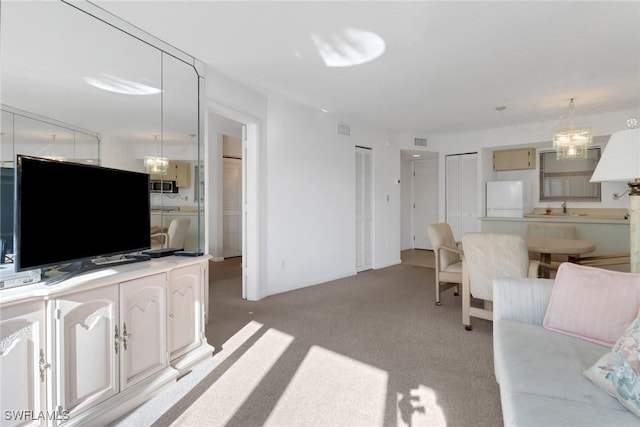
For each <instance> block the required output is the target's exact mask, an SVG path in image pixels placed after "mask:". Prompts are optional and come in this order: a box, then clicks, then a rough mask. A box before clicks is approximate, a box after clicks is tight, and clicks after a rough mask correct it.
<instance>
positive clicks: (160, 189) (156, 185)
mask: <svg viewBox="0 0 640 427" xmlns="http://www.w3.org/2000/svg"><path fill="white" fill-rule="evenodd" d="M149 191H150V192H151V193H177V192H178V187H177V186H176V182H175V181H153V180H152V181H149Z"/></svg>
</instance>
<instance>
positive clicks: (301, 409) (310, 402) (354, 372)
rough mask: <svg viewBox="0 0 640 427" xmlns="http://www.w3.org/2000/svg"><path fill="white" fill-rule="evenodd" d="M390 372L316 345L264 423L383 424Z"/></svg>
mask: <svg viewBox="0 0 640 427" xmlns="http://www.w3.org/2000/svg"><path fill="white" fill-rule="evenodd" d="M387 382H388V374H387V372H386V371H383V370H381V369H378V368H375V367H373V366H371V365H368V364H366V363H362V362H360V361H358V360H355V359H351V358H349V357H346V356H343V355H341V354H338V353H335V352H332V351H330V350H327V349H325V348H322V347H318V346H312V347H311V349H310V350H309V352H308V353H307V355H306V356H305V358H304V360H303V361H302V363H301V364H300V366H299V367H298V370H297V371H296V373H295V375H294V376H293V378H292V379H291V382H290V383H289V384H288V385H287V388H286V390H285V391H284V393H283V394H282V396H281V397H280V399H279V400H278V403H277V404H276V406H275V408H274V409H273V411H272V412H271V414H270V415H269V418H268V419H267V421H266V423H265V426H274V427H275V426H283V425H289V426H292V425H298V426H300V425H318V426H333V427H336V426H356V425H357V426H381V425H383V422H384V410H385V402H386V396H387Z"/></svg>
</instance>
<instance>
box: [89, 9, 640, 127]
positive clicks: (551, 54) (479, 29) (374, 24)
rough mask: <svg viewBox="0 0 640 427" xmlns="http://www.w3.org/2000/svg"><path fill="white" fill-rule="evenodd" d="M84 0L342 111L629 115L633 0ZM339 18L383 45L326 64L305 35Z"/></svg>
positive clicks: (633, 88)
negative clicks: (357, 59) (355, 59)
mask: <svg viewBox="0 0 640 427" xmlns="http://www.w3.org/2000/svg"><path fill="white" fill-rule="evenodd" d="M93 3H95V4H97V5H99V6H100V7H102V8H104V9H106V10H108V11H110V12H112V13H114V14H116V15H118V16H119V17H121V18H123V19H125V20H127V21H129V22H131V23H132V24H134V25H136V26H138V27H140V28H141V29H143V30H145V31H148V32H149V33H151V34H153V35H155V36H156V37H158V38H160V39H162V40H164V41H166V42H168V43H169V44H172V45H174V46H175V47H177V48H179V49H181V50H183V51H185V52H187V53H188V54H190V55H192V56H195V57H196V58H198V59H200V60H201V61H203V62H205V63H207V64H210V65H211V66H212V67H213V68H214V69H216V70H217V71H218V72H220V73H222V74H225V75H228V76H229V77H231V78H233V79H234V80H236V81H238V82H240V83H243V84H244V85H246V86H249V87H251V88H254V89H256V90H258V91H260V92H263V93H265V94H270V93H273V94H277V95H279V96H282V97H285V98H286V99H289V100H291V101H293V102H296V103H300V104H302V105H306V106H309V107H311V108H315V109H322V108H324V109H327V110H328V111H329V112H330V113H331V114H333V115H335V116H336V117H337V118H339V119H340V120H342V121H346V122H349V123H370V124H373V125H375V126H376V127H382V128H385V129H388V130H391V131H398V132H407V133H414V134H417V135H424V136H427V135H432V134H437V133H451V132H459V131H467V130H473V129H482V128H492V127H500V126H511V125H517V124H523V123H532V122H539V121H552V120H556V119H558V118H559V116H561V115H562V114H566V113H567V111H568V105H569V100H570V99H571V98H575V108H574V110H573V116H574V117H579V116H582V115H591V114H601V113H605V112H612V111H632V112H633V113H634V114H635V115H636V117H638V115H640V1H622V2H614V1H602V2H592V1H580V2H578V1H567V2H560V1H557V2H541V1H529V2H523V1H510V2H507V1H497V2H487V1H472V2H460V1H447V2H445V1H418V2H405V1H393V2H392V1H386V2H385V1H375V2H370V1H355V2H339V1H331V2H328V1H325V2H308V1H285V2H269V1H258V2H246V1H233V2H220V1H126V2H125V1H108V0H96V1H93ZM347 28H355V29H359V30H365V31H370V32H374V33H376V34H377V35H379V36H380V37H381V38H382V39H383V40H384V42H385V44H386V47H385V51H384V53H383V54H382V55H381V56H380V57H378V58H377V59H375V60H373V61H371V62H367V63H365V64H361V65H356V66H352V67H342V68H330V67H327V66H325V65H324V63H323V62H322V60H321V58H320V56H319V54H318V51H317V50H316V48H315V45H314V43H313V41H312V39H311V33H315V34H320V35H323V36H324V37H326V38H330V37H331V35H334V34H337V33H338V32H339V31H342V30H344V29H347ZM213 92H215V90H214V91H213ZM501 105H503V106H506V107H507V108H506V110H504V111H503V112H498V111H496V109H495V107H496V106H501ZM622 126H624V124H621V127H622Z"/></svg>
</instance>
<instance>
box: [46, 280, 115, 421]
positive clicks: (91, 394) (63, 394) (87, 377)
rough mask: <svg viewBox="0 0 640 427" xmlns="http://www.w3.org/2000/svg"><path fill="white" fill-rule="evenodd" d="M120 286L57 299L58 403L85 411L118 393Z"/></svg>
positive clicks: (66, 407)
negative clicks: (115, 341)
mask: <svg viewBox="0 0 640 427" xmlns="http://www.w3.org/2000/svg"><path fill="white" fill-rule="evenodd" d="M117 303H118V287H117V285H113V286H107V287H104V288H99V289H94V290H90V291H85V292H78V293H76V294H71V295H68V296H64V297H61V298H58V299H56V300H55V303H54V304H55V307H56V308H57V309H58V310H60V311H59V316H58V317H59V319H55V320H54V322H55V324H56V339H57V340H58V343H59V345H58V354H57V356H56V359H57V361H58V363H56V365H55V368H56V369H55V372H56V374H57V375H56V376H57V381H56V383H57V384H58V386H59V387H60V389H59V390H58V393H57V396H58V399H59V400H58V401H57V402H56V406H58V405H60V406H62V408H63V409H65V410H68V411H71V415H72V416H73V414H74V413H78V412H81V411H82V410H83V409H84V408H87V407H90V406H93V405H95V404H97V403H99V402H102V401H104V400H105V399H107V398H109V397H111V396H113V395H115V394H116V393H118V391H119V388H118V363H117V359H116V357H117V356H116V346H115V343H114V335H115V333H116V320H117V318H118V305H117Z"/></svg>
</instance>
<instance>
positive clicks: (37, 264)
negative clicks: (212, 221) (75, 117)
mask: <svg viewBox="0 0 640 427" xmlns="http://www.w3.org/2000/svg"><path fill="white" fill-rule="evenodd" d="M149 206H150V200H149V175H148V174H146V173H140V172H131V171H125V170H119V169H111V168H106V167H101V166H94V165H86V164H78V163H71V162H64V161H57V160H49V159H43V158H38V157H32V156H25V155H18V156H17V162H16V209H15V229H16V234H15V239H16V241H15V248H14V249H15V255H16V256H15V264H16V266H15V267H16V271H23V270H28V269H34V268H41V267H47V266H53V265H59V264H65V263H70V262H76V261H83V260H91V259H95V258H98V257H101V256H110V255H116V254H125V253H129V252H136V251H140V250H144V249H148V248H150V234H149V230H150V221H151V220H150V210H149Z"/></svg>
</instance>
